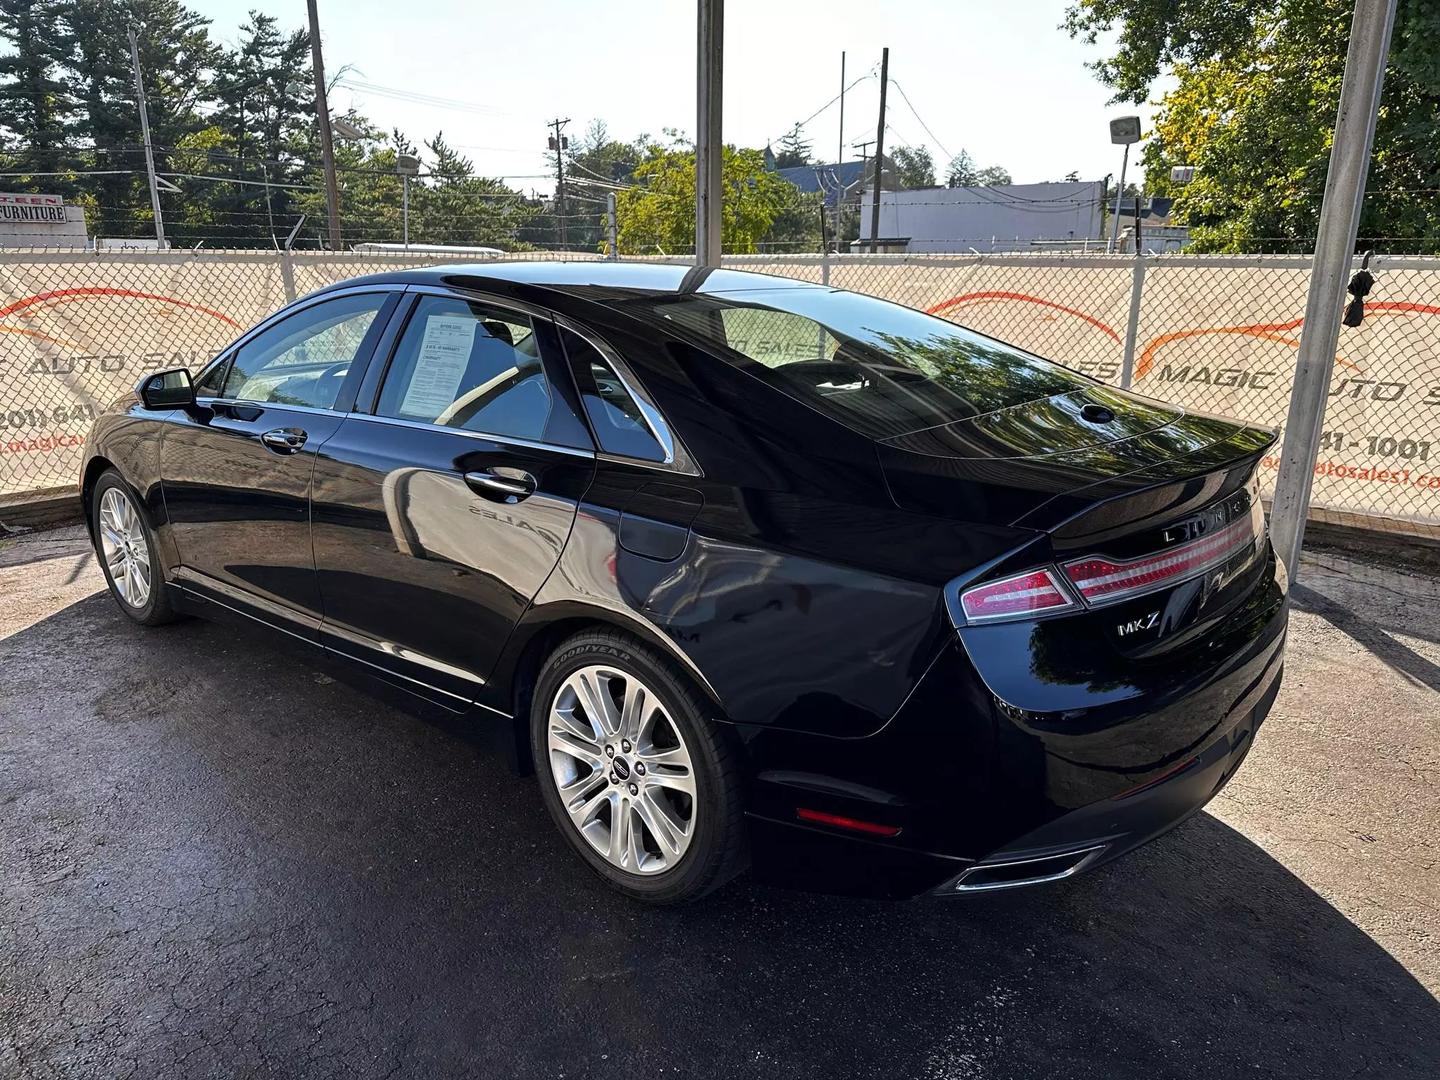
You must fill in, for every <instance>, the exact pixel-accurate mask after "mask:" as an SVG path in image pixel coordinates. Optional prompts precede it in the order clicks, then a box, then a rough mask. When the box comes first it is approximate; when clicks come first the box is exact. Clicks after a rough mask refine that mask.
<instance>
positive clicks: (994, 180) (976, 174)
mask: <svg viewBox="0 0 1440 1080" xmlns="http://www.w3.org/2000/svg"><path fill="white" fill-rule="evenodd" d="M1009 183H1013V181H1012V180H1011V179H1010V172H1009V170H1008V169H1006V168H1005V167H1004V166H1003V165H986V166H985V167H984V168H983V169H982V168H980V167H979V166H977V165H976V164H975V159H974V158H973V157H971V156H970V151H968V150H961V151H960V152H959V153H958V154H956V155H955V156H954V157H952V158H951V159H950V164H949V165H948V166H947V167H946V169H945V185H946V186H947V187H987V186H989V185H992V184H1009Z"/></svg>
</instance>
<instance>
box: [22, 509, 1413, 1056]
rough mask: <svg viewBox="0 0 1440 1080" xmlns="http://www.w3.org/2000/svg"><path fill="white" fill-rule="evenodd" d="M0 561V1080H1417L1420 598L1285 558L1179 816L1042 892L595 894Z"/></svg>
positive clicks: (226, 676)
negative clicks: (1260, 723) (1236, 693)
mask: <svg viewBox="0 0 1440 1080" xmlns="http://www.w3.org/2000/svg"><path fill="white" fill-rule="evenodd" d="M99 587H100V576H99V572H98V570H97V568H96V567H95V564H94V561H93V559H92V558H91V557H90V556H89V554H88V551H87V548H86V545H85V541H84V539H83V536H81V535H80V533H79V532H78V530H74V529H71V530H59V531H53V532H49V533H37V534H32V535H28V536H24V537H21V538H20V539H19V540H18V541H6V542H0V1077H5V1078H7V1080H8V1078H12V1077H13V1078H27V1080H28V1078H46V1080H49V1078H61V1077H63V1078H65V1080H81V1078H92V1077H93V1078H106V1080H119V1078H127V1077H135V1078H144V1080H160V1078H171V1077H174V1078H185V1080H193V1078H199V1077H227V1078H229V1077H251V1076H265V1077H306V1078H309V1077H317V1078H328V1077H367V1078H368V1077H423V1078H426V1080H435V1078H448V1077H472V1076H473V1077H556V1078H559V1077H567V1078H577V1077H612V1076H613V1077H634V1078H639V1077H652V1076H685V1077H698V1078H705V1080H723V1078H728V1077H765V1078H785V1077H827V1078H852V1077H899V1078H907V1080H908V1078H917V1080H919V1078H950V1077H979V1078H1000V1077H1094V1078H1106V1080H1109V1078H1119V1077H1137V1078H1141V1077H1143V1078H1145V1080H1159V1078H1165V1077H1187V1078H1188V1077H1204V1078H1207V1080H1213V1078H1218V1077H1242V1076H1243V1077H1275V1076H1286V1077H1289V1076H1295V1077H1310V1078H1321V1077H1323V1078H1328V1077H1352V1076H1366V1077H1371V1076H1373V1077H1385V1078H1401V1077H1429V1078H1434V1077H1436V1076H1437V1075H1440V1001H1437V998H1436V996H1435V995H1436V992H1437V990H1440V862H1437V858H1436V853H1437V844H1440V841H1437V836H1440V618H1437V616H1436V612H1437V611H1440V579H1436V578H1435V577H1431V576H1426V575H1422V574H1417V573H1411V572H1407V571H1406V570H1404V569H1403V568H1397V567H1394V566H1383V565H1378V564H1375V563H1371V562H1363V561H1359V560H1356V559H1355V558H1353V557H1350V556H1346V555H1342V554H1338V553H1333V552H1332V553H1321V554H1319V555H1318V556H1315V557H1313V558H1310V559H1309V560H1308V561H1307V564H1306V566H1305V569H1304V576H1303V579H1302V582H1301V588H1300V589H1299V590H1298V592H1297V602H1298V610H1297V611H1296V613H1295V616H1294V619H1293V625H1292V639H1291V646H1290V660H1289V665H1288V668H1287V674H1286V681H1285V685H1284V689H1283V690H1282V691H1281V694H1280V697H1279V699H1278V702H1277V705H1276V708H1275V712H1274V713H1273V714H1272V716H1271V718H1270V720H1269V722H1268V723H1267V724H1266V725H1265V727H1264V728H1262V730H1261V732H1260V735H1259V738H1258V741H1257V745H1256V747H1255V750H1254V751H1253V752H1252V754H1251V755H1250V757H1249V760H1248V762H1247V763H1246V765H1245V767H1244V768H1243V769H1242V771H1241V773H1240V775H1239V776H1238V777H1237V778H1236V780H1235V782H1234V783H1233V784H1232V785H1231V786H1230V787H1229V788H1228V789H1227V791H1226V792H1225V793H1224V794H1223V795H1222V796H1221V797H1220V798H1219V799H1218V800H1216V802H1215V803H1213V804H1212V806H1211V808H1210V810H1209V811H1208V812H1206V813H1203V814H1200V815H1197V816H1196V817H1195V818H1193V819H1191V821H1190V822H1188V823H1187V824H1186V825H1184V826H1182V827H1181V828H1180V829H1178V830H1176V831H1175V832H1173V833H1171V834H1170V835H1169V836H1167V837H1165V838H1163V839H1161V840H1159V841H1157V842H1156V843H1154V844H1151V845H1150V846H1149V847H1147V848H1145V849H1142V850H1141V851H1139V852H1137V853H1135V854H1134V855H1132V856H1129V857H1127V858H1125V859H1123V860H1120V861H1119V862H1117V863H1116V864H1114V865H1112V866H1109V867H1106V868H1103V869H1101V870H1099V871H1096V872H1094V873H1092V874H1089V875H1082V876H1081V877H1079V878H1077V879H1073V880H1071V881H1068V882H1064V883H1060V884H1058V885H1055V886H1051V887H1047V888H1043V889H1038V890H1027V891H1021V892H1013V893H1006V894H995V895H990V896H980V897H969V898H963V899H934V900H925V901H919V902H912V903H908V904H884V903H876V902H866V901H856V900H850V899H841V898H834V897H826V896H816V895H808V894H804V893H797V892H787V891H782V890H779V889H775V888H770V887H767V886H763V885H758V884H755V883H753V882H750V881H748V880H745V879H742V880H740V881H738V882H736V883H735V884H733V885H731V886H729V887H727V888H726V889H724V890H723V891H721V892H719V893H717V894H716V895H714V896H712V897H711V898H709V899H708V900H706V901H704V902H702V903H701V904H699V905H696V906H692V907H689V908H684V909H678V910H653V909H650V908H646V907H641V906H637V905H635V904H632V903H630V902H628V901H626V900H624V899H622V898H620V897H618V896H615V895H612V894H611V893H609V892H607V891H606V890H605V889H604V888H603V887H602V886H601V885H600V884H599V882H598V881H597V880H596V879H595V878H593V877H592V876H591V875H590V873H589V872H588V871H587V870H586V869H585V867H584V866H583V865H582V864H581V863H580V861H579V860H578V859H576V858H575V857H574V856H573V855H572V854H571V853H570V852H569V851H568V850H567V849H566V847H565V845H564V843H563V841H562V839H561V838H560V837H559V836H558V834H557V833H556V832H555V831H554V829H553V827H552V825H551V823H550V821H549V819H548V818H547V817H546V815H545V812H544V809H543V807H542V806H541V804H540V800H539V798H538V796H537V793H536V791H535V788H534V784H533V781H531V780H528V779H523V778H519V777H516V776H514V775H512V774H510V773H509V772H508V771H507V770H506V768H505V766H504V765H503V764H502V763H501V762H500V761H499V760H498V759H495V758H494V757H492V756H490V755H489V754H488V753H487V752H486V751H485V749H484V747H483V745H482V744H483V740H482V739H481V738H479V737H477V736H476V735H475V734H474V733H473V732H471V731H469V730H467V729H466V728H464V727H463V726H461V725H458V724H448V725H437V724H434V723H427V722H424V721H420V720H416V719H413V718H410V717H409V716H406V715H404V714H401V713H399V712H396V711H394V710H392V709H391V708H389V707H387V706H385V705H383V704H380V703H378V702H376V701H374V700H372V699H370V698H368V697H366V696H364V695H363V694H361V693H360V692H358V691H355V690H352V689H350V688H348V687H346V686H344V685H342V684H339V683H336V682H334V681H332V680H330V679H329V678H327V677H325V676H323V675H319V674H316V673H315V672H314V671H312V670H310V669H309V668H307V667H305V666H303V665H302V664H301V663H300V662H299V661H298V660H297V659H296V658H294V657H292V656H291V655H289V654H288V653H287V652H286V651H285V650H284V649H283V648H277V647H275V646H273V645H270V644H267V643H264V642H262V641H260V640H259V639H256V640H251V639H248V638H245V637H243V636H238V635H237V634H236V633H235V632H234V631H233V630H231V629H228V628H222V627H219V626H214V625H209V624H206V623H203V622H186V623H182V624H178V625H175V626H172V627H167V628H163V629H160V630H144V629H141V628H139V627H135V626H133V625H131V624H130V623H129V622H128V621H127V620H126V619H124V617H123V616H121V615H120V613H119V612H118V611H117V610H116V608H115V606H114V604H113V603H112V601H111V600H110V599H109V598H108V597H107V596H105V595H103V594H100V593H98V592H97V590H98V589H99Z"/></svg>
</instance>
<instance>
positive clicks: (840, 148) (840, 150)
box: [835, 49, 845, 166]
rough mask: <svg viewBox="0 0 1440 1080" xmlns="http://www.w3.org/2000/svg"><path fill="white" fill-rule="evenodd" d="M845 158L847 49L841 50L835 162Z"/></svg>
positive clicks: (837, 163) (837, 162) (838, 162)
mask: <svg viewBox="0 0 1440 1080" xmlns="http://www.w3.org/2000/svg"><path fill="white" fill-rule="evenodd" d="M844 160H845V50H844V49H841V50H840V139H839V142H838V144H837V146H836V148H835V164H836V165H837V166H838V165H839V164H840V163H841V162H842V161H844Z"/></svg>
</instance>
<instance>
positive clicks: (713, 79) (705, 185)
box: [695, 0, 725, 266]
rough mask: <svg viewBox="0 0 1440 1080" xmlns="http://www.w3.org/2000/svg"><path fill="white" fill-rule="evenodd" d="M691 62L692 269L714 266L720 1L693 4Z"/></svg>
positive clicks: (718, 172) (720, 160) (717, 230)
mask: <svg viewBox="0 0 1440 1080" xmlns="http://www.w3.org/2000/svg"><path fill="white" fill-rule="evenodd" d="M696 12H697V15H698V16H699V25H698V27H697V29H696V34H695V44H696V63H695V99H696V100H695V265H696V266H719V265H720V198H721V186H720V177H721V168H722V164H723V162H724V147H723V143H722V142H721V123H720V109H721V96H720V91H721V86H722V79H723V73H724V66H723V65H724V58H725V0H698V2H697V4H696Z"/></svg>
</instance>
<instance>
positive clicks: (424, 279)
mask: <svg viewBox="0 0 1440 1080" xmlns="http://www.w3.org/2000/svg"><path fill="white" fill-rule="evenodd" d="M486 282H510V283H514V284H517V285H533V286H537V287H540V288H548V289H553V290H555V291H557V292H574V293H576V294H584V295H587V296H591V297H593V296H594V294H595V292H596V290H605V289H614V290H616V291H617V292H621V293H628V294H635V293H687V292H701V293H717V292H745V291H752V290H756V289H800V288H820V287H821V286H817V285H813V284H811V283H809V282H804V281H797V280H795V279H794V278H784V277H776V276H774V275H771V274H756V273H750V272H748V271H744V270H727V269H720V268H717V267H697V266H690V265H685V264H677V263H662V262H610V261H607V260H600V259H592V260H586V261H583V262H558V261H540V260H536V261H528V262H508V261H505V262H500V261H489V260H476V261H475V262H464V263H448V264H443V265H440V266H425V267H419V268H414V269H404V270H398V269H397V270H390V271H381V272H379V273H375V274H368V275H366V276H364V277H361V278H351V279H350V280H348V281H340V282H336V283H335V284H334V285H332V286H330V288H345V287H349V286H353V285H355V284H358V283H365V284H380V283H388V284H404V285H451V286H460V287H468V288H477V287H479V288H483V287H484V284H485V283H486ZM323 291H328V290H323Z"/></svg>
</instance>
